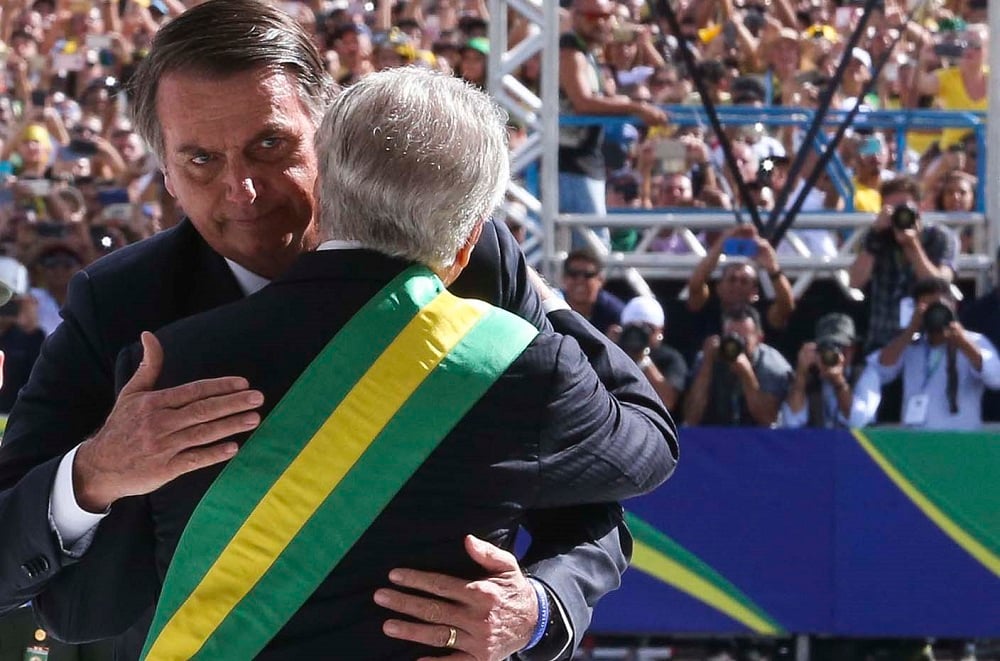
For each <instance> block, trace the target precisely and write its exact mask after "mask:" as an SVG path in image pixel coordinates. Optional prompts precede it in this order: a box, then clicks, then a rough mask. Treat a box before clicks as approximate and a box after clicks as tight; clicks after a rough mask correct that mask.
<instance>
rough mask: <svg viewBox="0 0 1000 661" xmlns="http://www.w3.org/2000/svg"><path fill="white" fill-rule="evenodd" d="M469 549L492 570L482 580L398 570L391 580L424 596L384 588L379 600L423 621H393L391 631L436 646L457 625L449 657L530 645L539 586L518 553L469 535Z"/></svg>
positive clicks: (485, 656) (494, 654)
mask: <svg viewBox="0 0 1000 661" xmlns="http://www.w3.org/2000/svg"><path fill="white" fill-rule="evenodd" d="M465 550H466V552H468V554H469V557H471V558H472V559H473V560H475V561H476V562H477V563H478V564H479V565H481V566H482V567H483V569H485V570H486V571H487V572H488V573H489V577H488V578H485V579H483V580H481V581H467V580H465V579H462V578H455V577H453V576H447V575H444V574H435V573H432V572H422V571H416V570H413V569H394V570H393V571H392V572H390V574H389V579H390V580H391V581H392V582H393V583H395V584H396V585H398V586H400V587H403V588H407V589H409V590H414V591H418V592H421V593H424V594H423V596H416V595H413V594H407V593H404V592H400V591H398V590H390V589H381V590H378V591H377V592H376V593H375V602H376V603H378V604H379V605H380V606H382V607H384V608H388V609H390V610H393V611H396V612H398V613H402V614H404V615H408V616H410V617H412V618H414V619H416V620H419V622H416V623H414V622H406V621H403V620H387V621H386V622H385V625H384V626H383V630H384V631H385V633H386V635H388V636H391V637H392V638H400V639H402V640H412V641H414V642H418V643H423V644H425V645H430V646H432V647H444V646H445V645H446V643H447V641H448V638H449V635H450V629H451V627H454V628H455V629H456V630H457V636H456V638H455V642H454V645H453V646H452V647H453V650H454V652H455V653H454V654H452V655H450V656H448V657H445V658H449V659H476V660H477V661H498V660H499V659H506V658H507V657H509V656H510V655H512V654H514V653H515V652H517V651H519V650H521V649H522V648H524V646H525V645H527V644H528V641H529V640H531V634H532V632H533V630H534V628H535V624H536V623H537V622H538V599H537V597H536V596H535V589H534V588H533V587H532V586H531V583H530V582H529V581H528V579H527V577H526V576H525V575H524V574H523V573H521V569H520V567H519V566H518V564H517V558H515V557H514V556H513V555H511V554H510V553H508V552H507V551H504V550H503V549H500V548H497V547H496V546H493V545H492V544H490V543H488V542H484V541H482V540H480V539H477V538H475V537H473V536H472V535H468V536H466V538H465Z"/></svg>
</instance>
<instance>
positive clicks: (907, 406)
mask: <svg viewBox="0 0 1000 661" xmlns="http://www.w3.org/2000/svg"><path fill="white" fill-rule="evenodd" d="M913 299H914V311H913V316H912V317H911V318H910V322H909V324H908V325H907V326H906V328H904V329H903V331H902V332H901V333H899V334H897V335H896V337H895V338H893V340H892V341H891V342H889V344H888V345H886V347H885V348H884V349H882V350H881V351H880V352H878V353H877V354H875V355H874V356H873V357H872V358H871V359H870V364H871V367H872V369H873V370H874V371H875V372H876V373H877V375H878V379H879V382H880V383H881V384H882V385H883V386H885V385H886V384H888V383H889V382H891V381H892V380H893V379H895V378H896V377H898V376H899V375H900V374H902V376H903V407H902V422H903V424H904V425H908V426H912V427H920V428H924V429H951V430H969V429H977V428H978V427H979V426H980V425H981V424H982V397H983V391H984V389H985V388H990V389H992V390H996V389H1000V359H998V357H997V350H996V348H995V347H994V346H993V344H992V343H991V342H990V341H989V340H988V339H986V338H985V337H984V336H982V335H980V334H979V333H974V332H972V331H968V330H966V329H965V328H963V327H962V324H961V323H959V322H958V321H957V319H956V317H955V300H954V298H953V297H952V293H951V286H950V284H949V283H948V282H947V281H946V280H942V279H940V278H926V279H923V280H920V281H919V282H917V284H916V285H914V287H913ZM867 414H868V416H869V420H870V419H871V418H874V411H871V410H870V411H867Z"/></svg>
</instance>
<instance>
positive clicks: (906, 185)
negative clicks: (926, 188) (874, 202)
mask: <svg viewBox="0 0 1000 661" xmlns="http://www.w3.org/2000/svg"><path fill="white" fill-rule="evenodd" d="M899 192H904V193H909V195H910V197H912V198H913V199H914V200H916V201H917V202H919V201H920V200H921V198H922V197H923V189H922V188H921V187H920V182H919V181H917V180H916V179H914V178H913V177H911V176H910V175H907V174H901V175H897V176H895V177H893V178H892V179H889V180H888V181H885V182H883V183H882V185H881V186H880V187H879V194H880V195H881V196H882V199H885V198H887V197H889V196H890V195H893V194H895V193H899Z"/></svg>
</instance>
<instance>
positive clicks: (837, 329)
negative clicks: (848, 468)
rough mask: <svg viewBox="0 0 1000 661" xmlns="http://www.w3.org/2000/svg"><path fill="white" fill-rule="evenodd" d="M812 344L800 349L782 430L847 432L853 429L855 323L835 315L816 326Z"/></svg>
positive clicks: (825, 316)
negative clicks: (844, 429)
mask: <svg viewBox="0 0 1000 661" xmlns="http://www.w3.org/2000/svg"><path fill="white" fill-rule="evenodd" d="M814 338H815V339H814V340H813V341H812V342H806V343H805V344H803V345H802V348H801V349H799V357H798V363H797V364H796V367H795V379H794V380H793V381H792V385H791V387H790V388H789V390H788V399H786V400H785V403H784V404H783V405H782V407H781V426H783V427H789V428H799V427H807V426H808V427H819V428H825V429H843V428H846V427H850V426H852V424H851V423H852V420H851V410H852V406H853V402H854V390H853V385H852V384H853V383H854V381H855V380H856V379H857V372H858V369H857V366H856V364H855V357H856V346H855V340H856V339H857V335H856V334H855V331H854V321H853V320H852V319H851V318H850V317H849V316H847V315H846V314H843V313H840V312H831V313H830V314H827V315H824V316H822V317H820V319H819V321H817V322H816V333H815V335H814Z"/></svg>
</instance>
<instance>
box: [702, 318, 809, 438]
mask: <svg viewBox="0 0 1000 661" xmlns="http://www.w3.org/2000/svg"><path fill="white" fill-rule="evenodd" d="M760 323H761V322H760V314H759V313H758V312H757V310H756V309H755V308H753V307H752V306H750V305H742V306H738V307H735V308H732V309H729V310H727V311H725V312H723V314H722V335H721V336H720V335H710V336H709V337H708V338H706V339H705V342H704V344H703V345H702V351H701V353H700V354H699V356H698V358H697V359H696V362H695V377H694V381H693V382H692V384H691V388H690V389H689V390H688V393H687V399H686V401H685V403H684V423H685V424H688V425H721V426H740V427H750V426H757V427H770V426H772V425H774V424H775V422H776V421H777V419H778V409H779V408H780V406H781V403H782V402H783V401H784V400H785V396H786V395H787V394H788V384H789V381H790V380H791V377H792V366H791V365H789V364H788V361H787V360H785V359H784V357H782V355H781V353H779V352H778V350H777V349H775V348H774V347H771V346H769V345H767V344H764V341H763V340H764V334H763V332H762V331H761V326H760Z"/></svg>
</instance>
